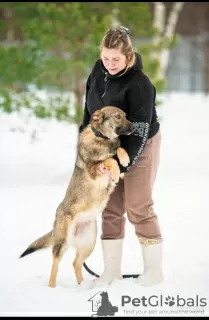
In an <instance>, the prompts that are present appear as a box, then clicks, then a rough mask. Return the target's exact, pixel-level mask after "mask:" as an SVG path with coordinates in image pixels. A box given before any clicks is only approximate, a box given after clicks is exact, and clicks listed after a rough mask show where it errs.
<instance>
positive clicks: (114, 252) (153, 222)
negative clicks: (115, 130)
mask: <svg viewBox="0 0 209 320" xmlns="http://www.w3.org/2000/svg"><path fill="white" fill-rule="evenodd" d="M129 34H130V31H129V29H127V28H124V27H120V28H119V29H118V30H108V31H107V32H106V33H105V35H104V37H103V39H102V41H101V44H100V59H98V60H97V61H96V63H95V65H94V67H93V69H92V72H91V74H90V75H89V77H88V80H87V85H86V100H85V108H84V116H83V123H82V125H81V126H80V132H81V131H82V129H83V128H84V127H85V126H87V125H88V123H89V120H90V118H91V116H92V114H93V113H94V112H95V110H97V109H100V108H102V107H103V106H108V105H110V106H116V107H118V108H121V109H122V110H123V111H124V112H125V113H126V115H127V119H128V120H130V121H131V122H133V123H134V126H135V130H134V132H133V134H131V135H130V136H121V137H120V141H121V146H122V147H123V148H124V149H125V150H126V151H127V152H128V154H129V157H130V160H131V161H130V164H129V166H128V167H126V168H124V167H122V166H120V169H121V173H124V179H120V181H119V183H118V185H117V187H116V189H115V191H114V192H113V193H112V195H111V197H110V200H109V202H108V204H107V207H106V209H105V210H104V212H103V213H102V235H101V242H102V250H103V259H104V272H103V274H102V275H101V277H99V278H97V279H95V280H94V285H95V286H97V285H106V284H110V283H111V282H112V281H113V280H114V279H122V275H121V261H122V248H123V239H124V236H125V217H124V214H125V213H127V217H128V219H129V221H130V222H131V224H132V225H133V226H134V228H135V233H136V236H137V237H138V240H139V243H140V245H141V249H142V256H143V262H144V272H143V274H142V275H141V276H140V277H139V278H138V280H137V281H138V283H139V284H141V285H145V286H147V285H154V284H156V283H159V282H161V281H162V280H163V274H162V236H161V231H160V227H159V222H158V218H157V215H156V213H155V211H154V209H153V199H152V190H153V185H154V181H155V178H156V174H157V170H158V166H159V156H160V143H161V134H160V124H159V122H158V119H157V113H156V108H155V96H156V90H155V87H154V86H153V84H152V83H151V81H150V80H149V78H148V77H147V76H146V75H145V74H144V72H143V71H142V68H143V67H142V60H141V57H140V55H139V54H138V53H137V52H135V51H134V49H133V46H132V43H131V40H130V36H129ZM101 139H102V138H101ZM100 173H101V174H109V172H108V169H107V168H105V167H104V165H101V167H100Z"/></svg>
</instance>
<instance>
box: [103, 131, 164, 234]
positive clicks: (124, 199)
mask: <svg viewBox="0 0 209 320" xmlns="http://www.w3.org/2000/svg"><path fill="white" fill-rule="evenodd" d="M160 145H161V133H160V131H158V133H157V134H156V135H155V136H154V137H152V138H151V139H149V140H148V141H147V143H146V146H145V149H144V151H143V153H142V154H141V156H140V157H139V159H138V160H137V162H136V163H135V164H134V165H133V166H132V167H131V168H130V170H129V171H128V172H126V173H125V175H124V179H120V180H119V183H118V185H117V187H116V188H115V190H114V192H113V193H112V194H111V196H110V199H109V202H108V204H107V206H106V208H105V210H104V211H103V213H102V235H101V239H122V238H124V236H125V216H124V214H125V213H127V218H128V220H129V221H130V222H131V223H132V224H133V225H134V227H135V233H136V235H137V236H138V237H144V238H149V239H158V240H160V239H162V238H161V231H160V226H159V222H158V218H157V215H156V213H155V211H154V209H153V205H154V203H153V199H152V191H153V185H154V182H155V178H156V175H157V170H158V166H159V160H160Z"/></svg>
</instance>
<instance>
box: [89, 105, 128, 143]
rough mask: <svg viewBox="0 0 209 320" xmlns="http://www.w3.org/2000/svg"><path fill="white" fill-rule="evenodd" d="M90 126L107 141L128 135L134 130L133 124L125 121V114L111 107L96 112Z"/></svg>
mask: <svg viewBox="0 0 209 320" xmlns="http://www.w3.org/2000/svg"><path fill="white" fill-rule="evenodd" d="M90 124H91V126H92V127H93V128H94V129H96V130H98V131H100V132H101V133H102V134H103V135H105V136H106V137H108V138H109V139H113V138H116V137H118V136H120V135H130V134H131V133H132V132H133V130H134V128H133V124H132V123H131V122H130V121H128V120H127V119H126V114H125V112H123V111H122V110H121V109H119V108H117V107H112V106H107V107H104V108H102V109H100V110H96V111H95V112H94V113H93V115H92V117H91V119H90Z"/></svg>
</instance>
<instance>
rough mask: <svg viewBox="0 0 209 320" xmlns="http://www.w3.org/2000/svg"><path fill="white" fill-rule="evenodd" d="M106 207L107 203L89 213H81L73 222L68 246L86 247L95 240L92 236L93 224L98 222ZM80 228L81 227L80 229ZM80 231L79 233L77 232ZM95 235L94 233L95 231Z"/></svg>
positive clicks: (93, 235)
mask: <svg viewBox="0 0 209 320" xmlns="http://www.w3.org/2000/svg"><path fill="white" fill-rule="evenodd" d="M105 206H106V201H103V202H102V203H100V205H99V206H95V207H94V208H92V209H91V210H89V211H84V212H81V213H80V214H79V215H78V216H77V217H76V218H75V220H74V221H73V223H72V224H71V226H70V229H69V233H68V245H69V246H74V247H76V248H78V247H85V246H87V245H88V243H91V242H93V241H94V240H95V234H92V231H93V230H94V229H93V230H92V223H93V222H95V221H96V219H97V217H98V215H99V214H101V213H102V211H103V210H104V208H105ZM79 226H80V227H79ZM77 228H78V229H80V231H79V232H78V233H77V232H76V230H77ZM93 233H94V231H93Z"/></svg>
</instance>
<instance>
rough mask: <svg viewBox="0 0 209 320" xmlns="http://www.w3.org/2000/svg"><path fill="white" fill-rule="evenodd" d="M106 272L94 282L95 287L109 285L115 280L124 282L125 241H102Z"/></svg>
mask: <svg viewBox="0 0 209 320" xmlns="http://www.w3.org/2000/svg"><path fill="white" fill-rule="evenodd" d="M101 243H102V253H103V261H104V272H103V273H102V275H101V276H100V277H99V278H97V279H94V280H93V287H97V286H106V285H109V284H110V283H111V282H112V281H113V280H114V279H119V280H122V274H121V263H122V250H123V239H111V240H101Z"/></svg>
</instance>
